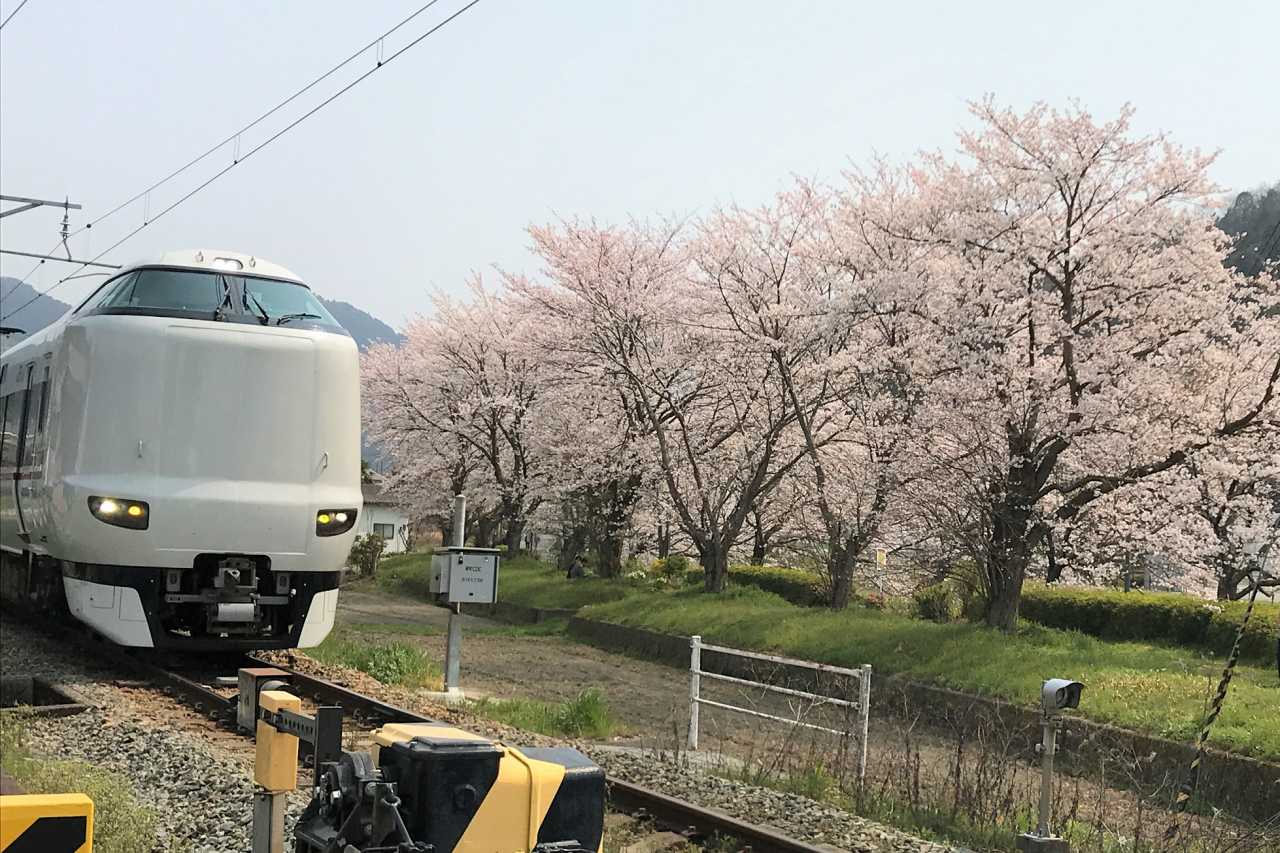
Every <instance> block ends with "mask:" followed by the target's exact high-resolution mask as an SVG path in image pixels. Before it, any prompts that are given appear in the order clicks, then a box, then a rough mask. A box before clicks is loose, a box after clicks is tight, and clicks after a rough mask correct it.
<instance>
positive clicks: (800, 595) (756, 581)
mask: <svg viewBox="0 0 1280 853" xmlns="http://www.w3.org/2000/svg"><path fill="white" fill-rule="evenodd" d="M668 559H670V558H668ZM705 576H706V575H705V572H703V570H702V569H694V570H692V571H690V572H689V574H688V576H687V577H686V581H687V582H689V583H699V584H700V583H702V582H703V579H704V578H705ZM729 583H731V584H736V585H737V586H753V587H755V588H756V589H762V590H764V591H765V592H772V593H773V594H774V595H777V596H781V597H782V598H785V599H786V600H787V601H790V602H791V603H792V604H794V605H796V606H797V607H822V606H823V605H825V604H826V603H827V593H826V588H825V587H824V586H823V582H822V576H821V575H818V574H816V573H814V572H805V571H801V570H800V569H784V568H781V567H780V566H730V567H729Z"/></svg>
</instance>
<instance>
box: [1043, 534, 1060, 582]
mask: <svg viewBox="0 0 1280 853" xmlns="http://www.w3.org/2000/svg"><path fill="white" fill-rule="evenodd" d="M1044 538H1045V546H1046V547H1047V548H1048V551H1049V569H1048V571H1046V572H1045V576H1044V582H1045V583H1057V582H1058V581H1059V580H1061V579H1062V563H1060V562H1058V550H1057V549H1056V548H1055V547H1054V545H1053V531H1052V530H1049V531H1046V532H1045V535H1044Z"/></svg>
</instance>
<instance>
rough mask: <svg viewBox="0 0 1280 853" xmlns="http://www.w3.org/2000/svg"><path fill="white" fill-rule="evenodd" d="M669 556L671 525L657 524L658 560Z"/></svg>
mask: <svg viewBox="0 0 1280 853" xmlns="http://www.w3.org/2000/svg"><path fill="white" fill-rule="evenodd" d="M670 554H671V525H670V524H662V523H659V524H658V559H659V560H665V559H666V558H667V557H668V556H670Z"/></svg>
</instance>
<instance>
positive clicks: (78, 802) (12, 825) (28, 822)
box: [0, 794, 93, 853]
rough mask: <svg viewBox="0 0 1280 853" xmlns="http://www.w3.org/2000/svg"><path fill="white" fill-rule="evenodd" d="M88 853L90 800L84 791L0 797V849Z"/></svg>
mask: <svg viewBox="0 0 1280 853" xmlns="http://www.w3.org/2000/svg"><path fill="white" fill-rule="evenodd" d="M10 849H12V850H15V851H16V850H39V851H41V853H92V851H93V800H91V799H89V798H88V797H86V796H85V795H84V794H13V795H8V796H3V797H0V851H5V850H10Z"/></svg>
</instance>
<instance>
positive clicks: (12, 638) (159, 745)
mask: <svg viewBox="0 0 1280 853" xmlns="http://www.w3.org/2000/svg"><path fill="white" fill-rule="evenodd" d="M0 648H3V654H2V655H0V672H3V673H4V674H6V675H9V674H13V675H32V674H35V675H39V676H40V677H42V678H44V679H46V680H47V681H50V682H54V683H58V684H62V685H67V686H69V687H71V688H72V690H73V691H74V693H77V694H79V697H82V698H83V700H84V701H86V702H87V703H88V704H90V705H91V706H92V707H91V709H90V710H89V711H87V712H85V713H83V714H79V715H76V716H72V717H66V718H63V719H54V720H43V719H41V720H36V721H35V722H34V723H33V725H32V731H31V734H30V737H29V743H28V746H29V748H30V749H31V751H32V752H33V754H35V755H36V756H38V757H40V758H44V759H48V760H82V761H86V762H89V763H91V764H94V765H97V766H100V767H103V768H107V769H110V770H113V771H117V772H119V773H121V774H122V775H123V776H125V777H126V778H127V779H128V780H129V781H130V783H131V784H132V786H133V789H134V792H135V795H136V797H137V799H138V801H139V802H140V803H142V804H144V805H147V806H150V807H151V808H153V809H154V810H155V811H156V812H157V814H158V815H159V817H160V823H161V828H160V831H159V833H158V836H157V849H160V850H169V849H171V847H170V843H171V841H172V840H179V841H181V840H184V839H189V840H190V842H191V844H192V845H193V846H192V848H191V849H192V850H193V851H194V853H206V851H207V853H213V851H248V850H249V849H250V831H251V824H252V794H253V784H252V781H251V776H252V745H251V744H250V743H249V741H247V740H246V741H240V740H238V739H234V738H232V739H230V740H229V741H228V740H225V739H221V740H218V739H212V738H211V737H210V736H209V735H208V734H207V733H202V729H201V728H199V727H198V726H196V725H186V726H183V725H174V724H172V723H171V719H172V716H173V714H172V712H171V711H170V712H169V715H168V716H169V720H168V721H167V720H161V719H157V718H156V717H157V716H158V713H152V712H150V711H149V710H148V703H149V704H150V705H152V706H155V707H156V708H159V707H161V704H162V703H168V705H167V706H166V707H168V706H171V705H172V703H171V701H170V700H167V699H165V698H164V697H162V696H160V695H159V694H156V697H155V698H154V699H149V700H148V702H139V701H137V700H136V697H134V698H130V699H126V698H125V695H124V693H123V692H122V691H121V690H120V689H117V688H116V687H114V686H113V682H114V680H115V679H116V678H119V677H120V676H121V673H118V672H115V671H112V670H108V669H106V668H103V667H101V666H98V665H97V664H95V663H86V662H84V661H82V660H80V659H79V657H80V656H79V654H78V653H76V652H74V651H72V650H70V649H69V648H67V647H62V646H59V645H58V644H56V643H55V642H54V641H53V640H51V639H49V638H48V637H46V636H43V635H41V634H38V633H35V632H33V631H31V630H30V629H28V628H26V627H25V626H22V625H20V624H15V623H14V622H13V621H12V620H10V619H5V620H4V622H3V624H0ZM279 655H280V660H279V662H280V663H287V664H288V665H291V666H294V667H296V668H298V669H302V670H305V671H307V672H309V673H311V674H314V675H317V676H320V677H326V678H330V679H335V680H341V681H343V682H344V683H346V684H347V685H348V686H349V687H351V688H352V689H355V690H359V691H361V692H364V693H367V694H369V695H371V696H376V697H377V698H379V699H382V700H384V701H388V702H392V703H394V704H398V705H401V706H403V707H406V708H408V709H410V710H413V711H416V712H418V713H422V714H425V715H428V716H432V717H435V718H437V719H442V720H445V721H448V722H450V723H454V724H456V725H459V726H462V727H464V728H468V729H470V730H472V731H476V732H478V733H483V734H486V735H488V736H489V737H493V738H495V739H497V740H501V741H503V742H506V743H510V744H512V745H515V746H521V745H524V746H549V745H556V744H565V745H572V746H575V747H578V748H579V749H582V750H583V751H584V752H586V753H587V754H588V755H590V756H591V757H592V758H593V759H594V760H596V761H597V762H599V763H600V764H601V765H602V766H604V767H605V768H606V770H607V771H608V772H609V773H611V774H613V775H616V776H618V777H619V778H622V779H625V780H627V781H630V782H634V783H636V784H639V785H643V786H645V787H649V788H652V789H654V790H657V791H661V792H663V793H665V794H668V795H670V796H674V797H679V798H681V799H685V800H689V801H691V802H694V803H697V804H699V805H703V806H707V807H712V808H717V809H720V810H722V811H724V812H727V813H728V814H731V815H733V816H735V817H738V818H740V819H743V820H747V821H749V822H752V823H763V824H767V825H769V826H772V827H773V828H775V829H777V830H779V831H781V832H783V833H785V834H788V835H792V836H794V837H796V838H800V839H803V840H805V841H808V842H810V843H814V844H823V845H829V846H832V847H836V848H839V849H844V850H851V851H857V853H897V851H909V853H941V851H945V850H948V849H949V848H947V847H945V846H942V845H938V844H933V843H930V842H926V841H923V840H921V839H919V838H915V837H913V836H910V835H908V834H906V833H902V832H899V831H898V830H895V829H892V828H889V827H885V826H882V825H880V824H877V823H874V822H872V821H868V820H864V819H862V818H859V817H857V816H855V815H852V814H850V813H848V812H844V811H841V810H839V809H836V808H833V807H830V806H826V805H823V804H821V803H818V802H815V801H813V800H810V799H808V798H806V797H801V796H797V795H793V794H785V793H781V792H778V791H773V790H771V789H767V788H760V787H757V786H754V785H750V784H747V783H744V782H736V781H730V780H727V779H722V778H719V777H716V776H712V775H708V774H706V773H705V772H703V770H702V769H699V768H697V767H695V766H693V765H692V764H691V763H690V762H688V761H687V760H683V761H677V760H675V759H674V758H673V757H672V756H671V755H669V754H662V753H651V752H649V751H643V750H635V749H630V750H618V749H611V748H609V747H608V746H607V745H602V744H600V743H597V742H592V741H566V740H565V739H559V738H549V737H546V736H543V735H537V734H532V733H529V732H524V731H521V730H519V729H513V728H511V727H509V726H504V725H499V724H496V723H493V722H491V721H487V720H481V719H479V718H477V717H474V716H473V715H471V714H468V713H466V712H465V711H462V710H459V709H457V708H449V707H445V706H442V705H439V704H437V703H434V702H431V701H429V700H426V699H425V698H423V697H420V696H417V695H415V694H412V693H409V692H408V691H405V690H401V689H398V688H394V687H388V686H386V685H382V684H380V683H378V682H376V681H374V680H373V679H370V678H368V677H367V676H365V675H363V674H362V673H358V672H355V671H353V670H348V669H345V668H340V667H323V666H321V665H319V664H316V663H315V662H314V661H311V660H310V659H309V658H306V657H305V656H303V655H300V654H298V653H296V652H289V653H279ZM286 658H287V660H286ZM135 692H136V691H135ZM191 717H192V720H193V721H197V722H198V718H195V716H194V715H191ZM307 796H308V792H307V791H306V790H305V789H304V790H300V791H296V792H294V793H293V794H292V795H290V798H289V806H288V809H287V816H286V826H292V825H293V824H294V823H295V822H296V819H297V816H298V815H299V814H300V813H301V810H302V808H303V807H304V806H305V804H306V798H307ZM183 847H185V845H184V844H181V843H180V844H178V845H176V848H175V849H182V848H183Z"/></svg>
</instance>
